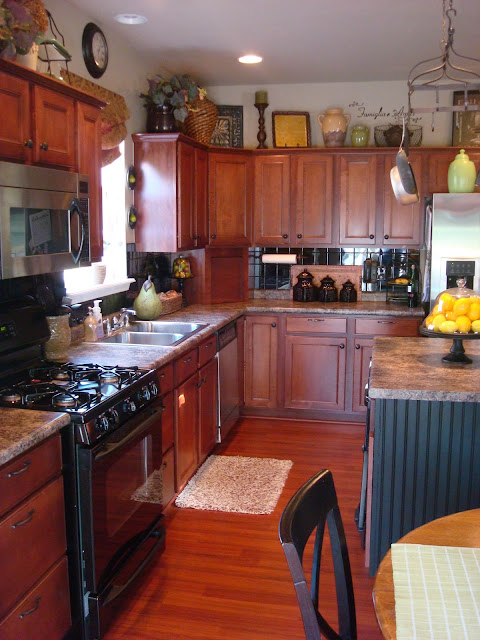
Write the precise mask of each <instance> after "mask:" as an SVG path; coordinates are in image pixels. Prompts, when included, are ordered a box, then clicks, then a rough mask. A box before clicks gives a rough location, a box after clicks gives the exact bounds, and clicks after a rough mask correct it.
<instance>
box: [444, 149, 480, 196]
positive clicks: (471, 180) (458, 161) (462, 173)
mask: <svg viewBox="0 0 480 640" xmlns="http://www.w3.org/2000/svg"><path fill="white" fill-rule="evenodd" d="M476 177H477V172H476V171H475V165H474V164H473V162H472V161H471V160H470V159H469V157H468V155H467V154H466V153H465V149H460V153H459V154H458V155H456V156H455V160H454V161H453V162H451V163H450V166H449V167H448V190H449V192H450V193H473V191H474V190H475V180H476Z"/></svg>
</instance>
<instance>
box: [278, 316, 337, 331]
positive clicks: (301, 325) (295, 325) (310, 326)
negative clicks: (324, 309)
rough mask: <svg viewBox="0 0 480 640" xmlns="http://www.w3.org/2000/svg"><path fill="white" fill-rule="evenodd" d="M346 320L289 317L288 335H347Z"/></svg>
mask: <svg viewBox="0 0 480 640" xmlns="http://www.w3.org/2000/svg"><path fill="white" fill-rule="evenodd" d="M346 332H347V319H346V318H329V317H327V316H311V317H310V318H298V317H287V333H346Z"/></svg>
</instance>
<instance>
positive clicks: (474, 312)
mask: <svg viewBox="0 0 480 640" xmlns="http://www.w3.org/2000/svg"><path fill="white" fill-rule="evenodd" d="M467 315H468V317H469V318H470V320H478V319H479V318H480V302H472V303H471V304H470V311H469V312H468V314H467Z"/></svg>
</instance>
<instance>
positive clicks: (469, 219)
mask: <svg viewBox="0 0 480 640" xmlns="http://www.w3.org/2000/svg"><path fill="white" fill-rule="evenodd" d="M428 225H429V226H430V227H431V228H430V230H429V229H428V228H427V230H426V241H427V261H428V260H430V265H429V266H430V269H429V273H430V309H431V308H432V307H433V304H434V301H435V298H436V297H437V295H438V294H439V293H441V292H442V291H443V290H444V289H450V288H452V287H456V286H457V284H456V282H457V280H458V279H459V278H465V279H466V281H467V285H466V286H467V287H468V288H469V289H474V290H475V291H480V193H435V194H434V195H433V204H432V209H431V212H430V216H429V215H428V212H427V227H428ZM429 231H430V233H429ZM428 240H430V242H428ZM426 266H427V265H426Z"/></svg>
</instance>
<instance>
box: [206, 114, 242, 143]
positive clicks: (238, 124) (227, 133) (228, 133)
mask: <svg viewBox="0 0 480 640" xmlns="http://www.w3.org/2000/svg"><path fill="white" fill-rule="evenodd" d="M217 111H218V119H217V124H216V125H215V129H214V130H213V133H212V137H211V138H210V144H211V145H213V146H214V147H234V148H242V147H243V106H241V105H240V106H237V105H217Z"/></svg>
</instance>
